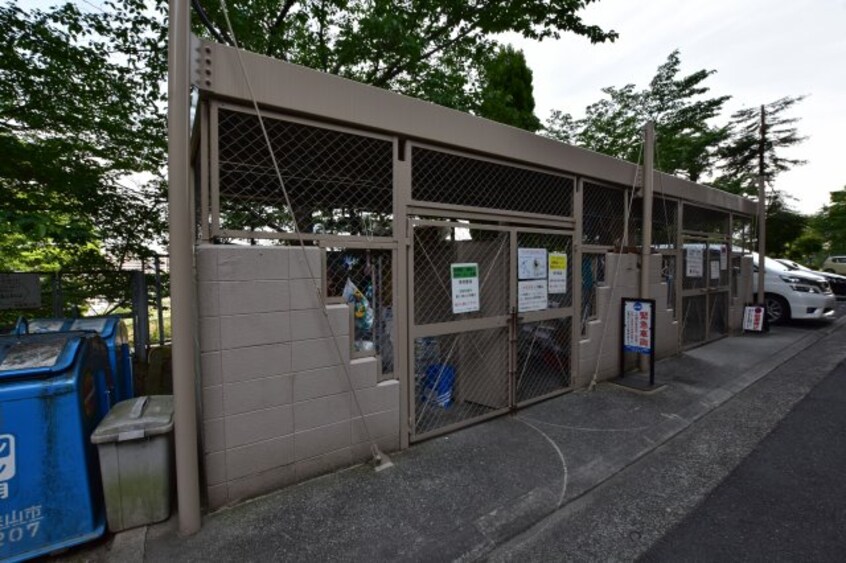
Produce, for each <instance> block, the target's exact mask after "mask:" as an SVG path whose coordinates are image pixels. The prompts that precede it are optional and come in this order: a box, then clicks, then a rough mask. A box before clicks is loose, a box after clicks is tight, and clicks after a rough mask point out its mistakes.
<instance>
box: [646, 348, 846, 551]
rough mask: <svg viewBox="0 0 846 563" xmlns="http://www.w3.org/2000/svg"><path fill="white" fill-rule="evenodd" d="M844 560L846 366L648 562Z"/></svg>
mask: <svg viewBox="0 0 846 563" xmlns="http://www.w3.org/2000/svg"><path fill="white" fill-rule="evenodd" d="M844 559H846V364H840V365H839V366H838V367H837V368H836V369H835V370H834V371H833V372H831V374H829V375H828V376H827V377H826V378H825V379H824V380H823V381H822V382H821V383H820V384H819V385H818V386H817V387H815V388H814V389H813V390H811V392H810V393H809V394H808V395H807V396H806V397H805V398H804V399H803V400H802V401H800V402H799V403H798V404H797V405H796V407H794V409H793V410H792V411H791V412H790V413H789V414H788V415H787V417H785V418H784V420H782V422H781V423H780V424H779V425H778V426H776V428H775V429H774V430H773V432H772V433H771V434H770V435H769V436H767V438H765V439H764V440H763V441H762V442H761V443H760V444H759V445H758V447H757V448H756V449H755V450H754V451H753V452H752V454H751V455H750V456H749V457H747V458H746V459H745V460H744V461H743V462H742V463H741V464H740V466H739V467H738V468H737V469H736V470H735V471H734V472H733V473H732V474H731V475H730V476H729V477H728V478H727V479H726V480H725V481H724V482H723V483H722V484H721V485H720V486H719V487H717V489H715V490H714V491H713V493H712V494H711V495H709V496H708V498H707V499H706V500H705V502H704V503H702V504H701V505H700V506H699V507H698V508H697V509H696V510H694V511H693V512H692V513H691V514H689V515H688V516H687V518H685V520H684V521H683V522H682V523H681V524H680V525H678V526H677V527H676V528H674V529H673V530H672V531H671V532H670V533H669V534H667V535H666V536H664V537H663V538H662V539H661V540H660V541H659V542H658V543H657V544H656V545H655V546H654V547H653V548H652V549H651V550H650V551H649V552H647V553H646V555H645V556H644V557H643V561H843V560H844Z"/></svg>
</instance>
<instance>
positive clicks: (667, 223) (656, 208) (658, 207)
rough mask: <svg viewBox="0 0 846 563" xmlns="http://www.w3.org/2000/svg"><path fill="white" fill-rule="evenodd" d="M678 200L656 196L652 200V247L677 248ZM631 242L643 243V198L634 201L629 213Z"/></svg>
mask: <svg viewBox="0 0 846 563" xmlns="http://www.w3.org/2000/svg"><path fill="white" fill-rule="evenodd" d="M678 215H679V214H678V202H677V201H675V200H672V199H666V198H663V197H656V198H655V199H654V200H653V201H652V248H656V249H659V250H665V249H672V248H676V244H677V239H678V234H677V233H678ZM629 233H630V234H629V244H632V245H635V246H641V245H643V200H642V199H639V198H638V199H635V200H633V201H632V207H631V212H630V213H629Z"/></svg>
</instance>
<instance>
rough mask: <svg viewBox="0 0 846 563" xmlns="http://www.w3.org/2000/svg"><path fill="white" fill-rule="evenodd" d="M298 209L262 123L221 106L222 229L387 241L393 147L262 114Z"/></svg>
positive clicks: (358, 136) (220, 169) (361, 137)
mask: <svg viewBox="0 0 846 563" xmlns="http://www.w3.org/2000/svg"><path fill="white" fill-rule="evenodd" d="M263 118H264V123H265V127H266V128H267V133H268V136H269V137H270V143H271V146H272V147H273V154H274V155H275V157H276V160H277V162H278V164H279V169H280V172H281V174H282V178H283V180H284V182H285V188H286V190H287V191H288V195H289V197H290V199H291V205H292V206H293V209H288V206H287V205H286V202H285V198H284V196H283V192H282V188H281V186H280V185H279V179H278V177H277V175H276V170H275V169H274V167H273V161H272V159H271V156H270V151H269V150H268V148H267V143H266V141H265V138H264V136H263V134H262V131H261V127H260V124H259V120H258V118H257V117H256V116H255V115H254V114H252V113H246V112H244V111H236V110H232V109H226V108H220V109H219V112H218V139H217V143H218V145H217V147H218V160H219V168H218V175H219V191H220V225H221V228H222V229H224V230H239V231H262V232H269V233H273V232H277V233H291V232H293V230H294V229H293V227H294V224H293V219H292V217H296V220H297V225H298V227H299V229H300V231H301V232H303V233H326V234H341V235H359V236H390V234H391V232H392V220H393V216H392V212H393V142H392V141H389V140H385V139H377V138H373V137H368V136H364V135H354V134H352V133H347V132H343V131H338V130H334V129H328V128H322V127H315V126H312V125H305V124H301V123H295V122H292V121H285V120H282V119H277V118H270V117H267V116H263Z"/></svg>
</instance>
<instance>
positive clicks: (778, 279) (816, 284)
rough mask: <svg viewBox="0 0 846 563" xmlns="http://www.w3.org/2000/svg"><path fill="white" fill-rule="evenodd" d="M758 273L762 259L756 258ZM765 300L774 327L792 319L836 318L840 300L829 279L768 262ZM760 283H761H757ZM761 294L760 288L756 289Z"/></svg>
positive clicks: (753, 256) (769, 260) (770, 259)
mask: <svg viewBox="0 0 846 563" xmlns="http://www.w3.org/2000/svg"><path fill="white" fill-rule="evenodd" d="M752 259H753V261H754V264H755V271H756V272H757V271H758V255H757V254H753V255H752ZM764 271H765V274H764V299H765V300H766V304H767V317H768V318H769V321H770V322H771V323H779V322H782V321H786V320H788V319H824V318H830V317H833V316H834V307H835V304H836V299H835V297H834V293H833V292H832V291H831V288H830V287H829V285H828V282H827V281H826V280H825V278H822V277H820V276H817V275H814V274H810V273H807V272H801V271H791V270H790V269H789V268H788V267H787V266H785V265H784V264H782V263H780V262H777V261H775V260H773V259H772V258H765V259H764ZM756 283H757V280H756ZM752 290H753V291H756V290H757V285H754V286H753V288H752Z"/></svg>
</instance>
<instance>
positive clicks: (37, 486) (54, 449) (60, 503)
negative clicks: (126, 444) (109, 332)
mask: <svg viewBox="0 0 846 563" xmlns="http://www.w3.org/2000/svg"><path fill="white" fill-rule="evenodd" d="M108 372H109V367H108V357H107V351H106V345H105V343H104V342H103V340H102V339H101V338H100V337H99V336H98V335H96V334H94V333H82V332H76V333H74V332H64V333H54V334H40V335H22V336H20V337H17V336H6V337H0V560H3V561H7V560H10V561H21V560H24V559H30V558H33V557H36V556H39V555H44V554H48V553H51V552H53V551H56V550H59V549H63V548H65V547H69V546H72V545H76V544H79V543H82V542H85V541H88V540H91V539H94V538H97V537H99V536H100V535H102V533H103V530H104V529H105V518H104V516H105V514H104V509H103V498H102V486H101V481H100V472H99V464H98V462H97V451H96V449H95V448H94V447H93V446H92V445H91V442H90V440H89V437H90V435H91V433H92V432H93V431H94V429H95V428H96V426H97V424H98V423H99V422H100V420H101V419H102V418H103V414H104V412H105V411H106V410H108V408H107V407H108V405H109V404H110V401H109V393H108V391H106V392H104V390H103V389H102V386H104V385H105V384H106V381H107V375H108ZM104 401H106V402H105V404H104Z"/></svg>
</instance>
